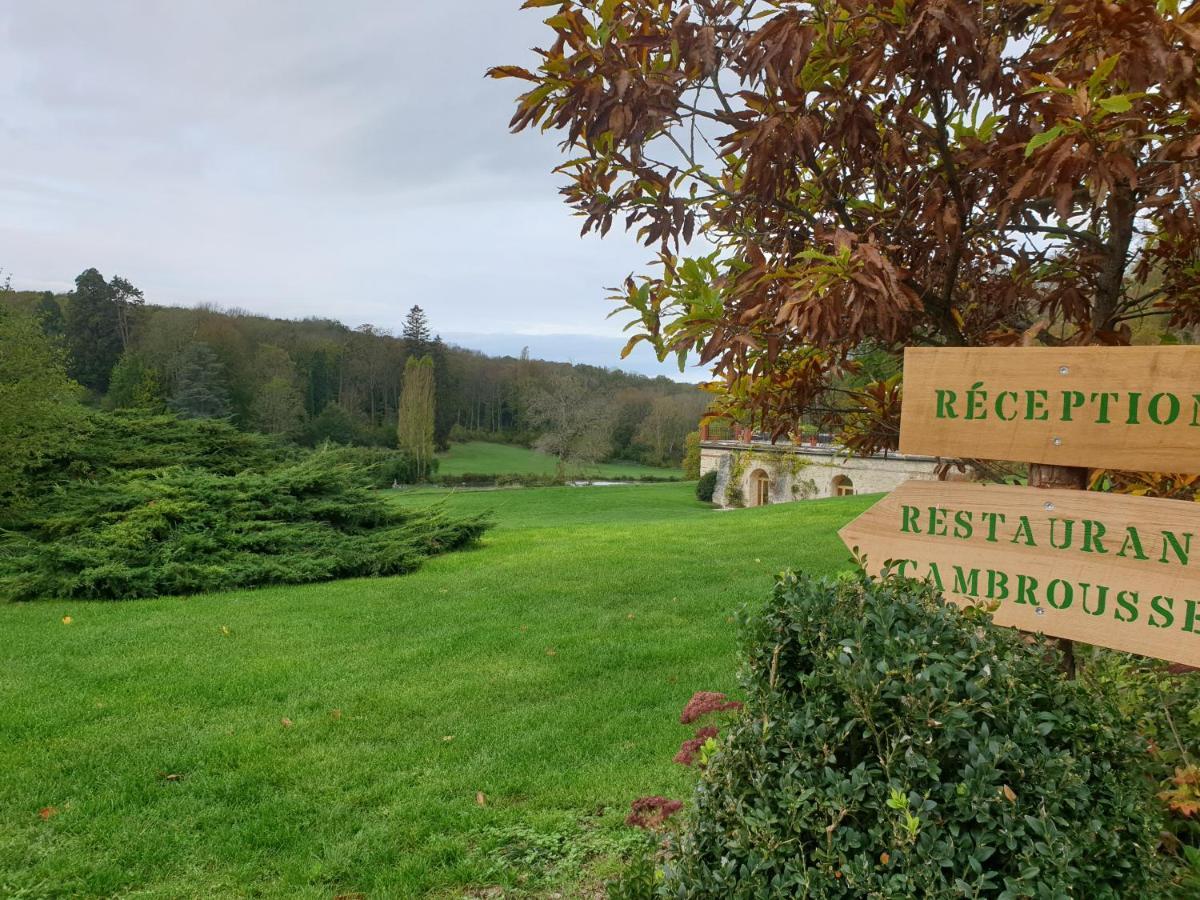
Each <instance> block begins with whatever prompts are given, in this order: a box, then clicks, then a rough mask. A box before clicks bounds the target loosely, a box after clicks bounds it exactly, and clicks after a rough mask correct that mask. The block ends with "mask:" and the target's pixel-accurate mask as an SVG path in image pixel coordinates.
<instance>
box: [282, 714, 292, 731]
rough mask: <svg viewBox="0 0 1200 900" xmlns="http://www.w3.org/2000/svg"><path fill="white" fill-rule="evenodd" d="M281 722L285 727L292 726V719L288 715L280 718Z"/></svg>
mask: <svg viewBox="0 0 1200 900" xmlns="http://www.w3.org/2000/svg"><path fill="white" fill-rule="evenodd" d="M279 724H280V725H282V726H283V727H284V728H291V727H292V720H291V719H289V718H287V717H286V716H284V717H283V718H282V719H280V720H279Z"/></svg>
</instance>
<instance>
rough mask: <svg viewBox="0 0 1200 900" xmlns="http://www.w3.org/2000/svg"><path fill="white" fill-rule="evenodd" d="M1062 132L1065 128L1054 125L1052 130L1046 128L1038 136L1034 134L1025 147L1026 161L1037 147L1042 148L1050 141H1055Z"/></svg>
mask: <svg viewBox="0 0 1200 900" xmlns="http://www.w3.org/2000/svg"><path fill="white" fill-rule="evenodd" d="M1064 130H1065V127H1064V126H1063V125H1061V124H1060V125H1055V126H1054V127H1053V128H1048V129H1047V130H1045V131H1043V132H1041V133H1040V134H1035V135H1034V136H1033V137H1032V138H1030V139H1029V143H1028V144H1026V145H1025V158H1026V159H1028V158H1029V157H1030V156H1032V155H1033V153H1034V151H1035V150H1037V148H1038V147H1043V146H1045V145H1046V144H1049V143H1050V142H1051V141H1054V140H1057V139H1058V138H1059V137H1061V136H1062V133H1063V131H1064Z"/></svg>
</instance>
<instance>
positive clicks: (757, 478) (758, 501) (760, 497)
mask: <svg viewBox="0 0 1200 900" xmlns="http://www.w3.org/2000/svg"><path fill="white" fill-rule="evenodd" d="M770 502H771V479H770V478H769V477H768V476H767V473H766V472H764V471H763V470H762V469H756V470H755V471H754V474H753V475H751V476H750V505H751V506H766V505H767V504H768V503H770Z"/></svg>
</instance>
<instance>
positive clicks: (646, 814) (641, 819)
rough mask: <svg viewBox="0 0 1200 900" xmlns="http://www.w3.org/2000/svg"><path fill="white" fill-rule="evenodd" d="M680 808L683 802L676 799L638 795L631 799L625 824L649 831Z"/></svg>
mask: <svg viewBox="0 0 1200 900" xmlns="http://www.w3.org/2000/svg"><path fill="white" fill-rule="evenodd" d="M681 809H683V804H682V803H680V802H679V801H678V800H668V799H667V798H666V797H638V798H637V799H636V800H634V801H633V805H632V807H631V812H630V813H629V815H628V817H626V819H625V824H626V825H632V826H633V827H634V828H645V829H646V830H647V831H650V830H652V829H655V828H658V827H660V826H661V825H662V824H663V823H664V822H666V821H667V819H669V818H671V816H673V815H675V813H677V812H679V811H680V810H681Z"/></svg>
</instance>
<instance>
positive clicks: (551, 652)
mask: <svg viewBox="0 0 1200 900" xmlns="http://www.w3.org/2000/svg"><path fill="white" fill-rule="evenodd" d="M546 655H547V656H558V651H557V650H555V649H554V648H553V647H547V648H546Z"/></svg>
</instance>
